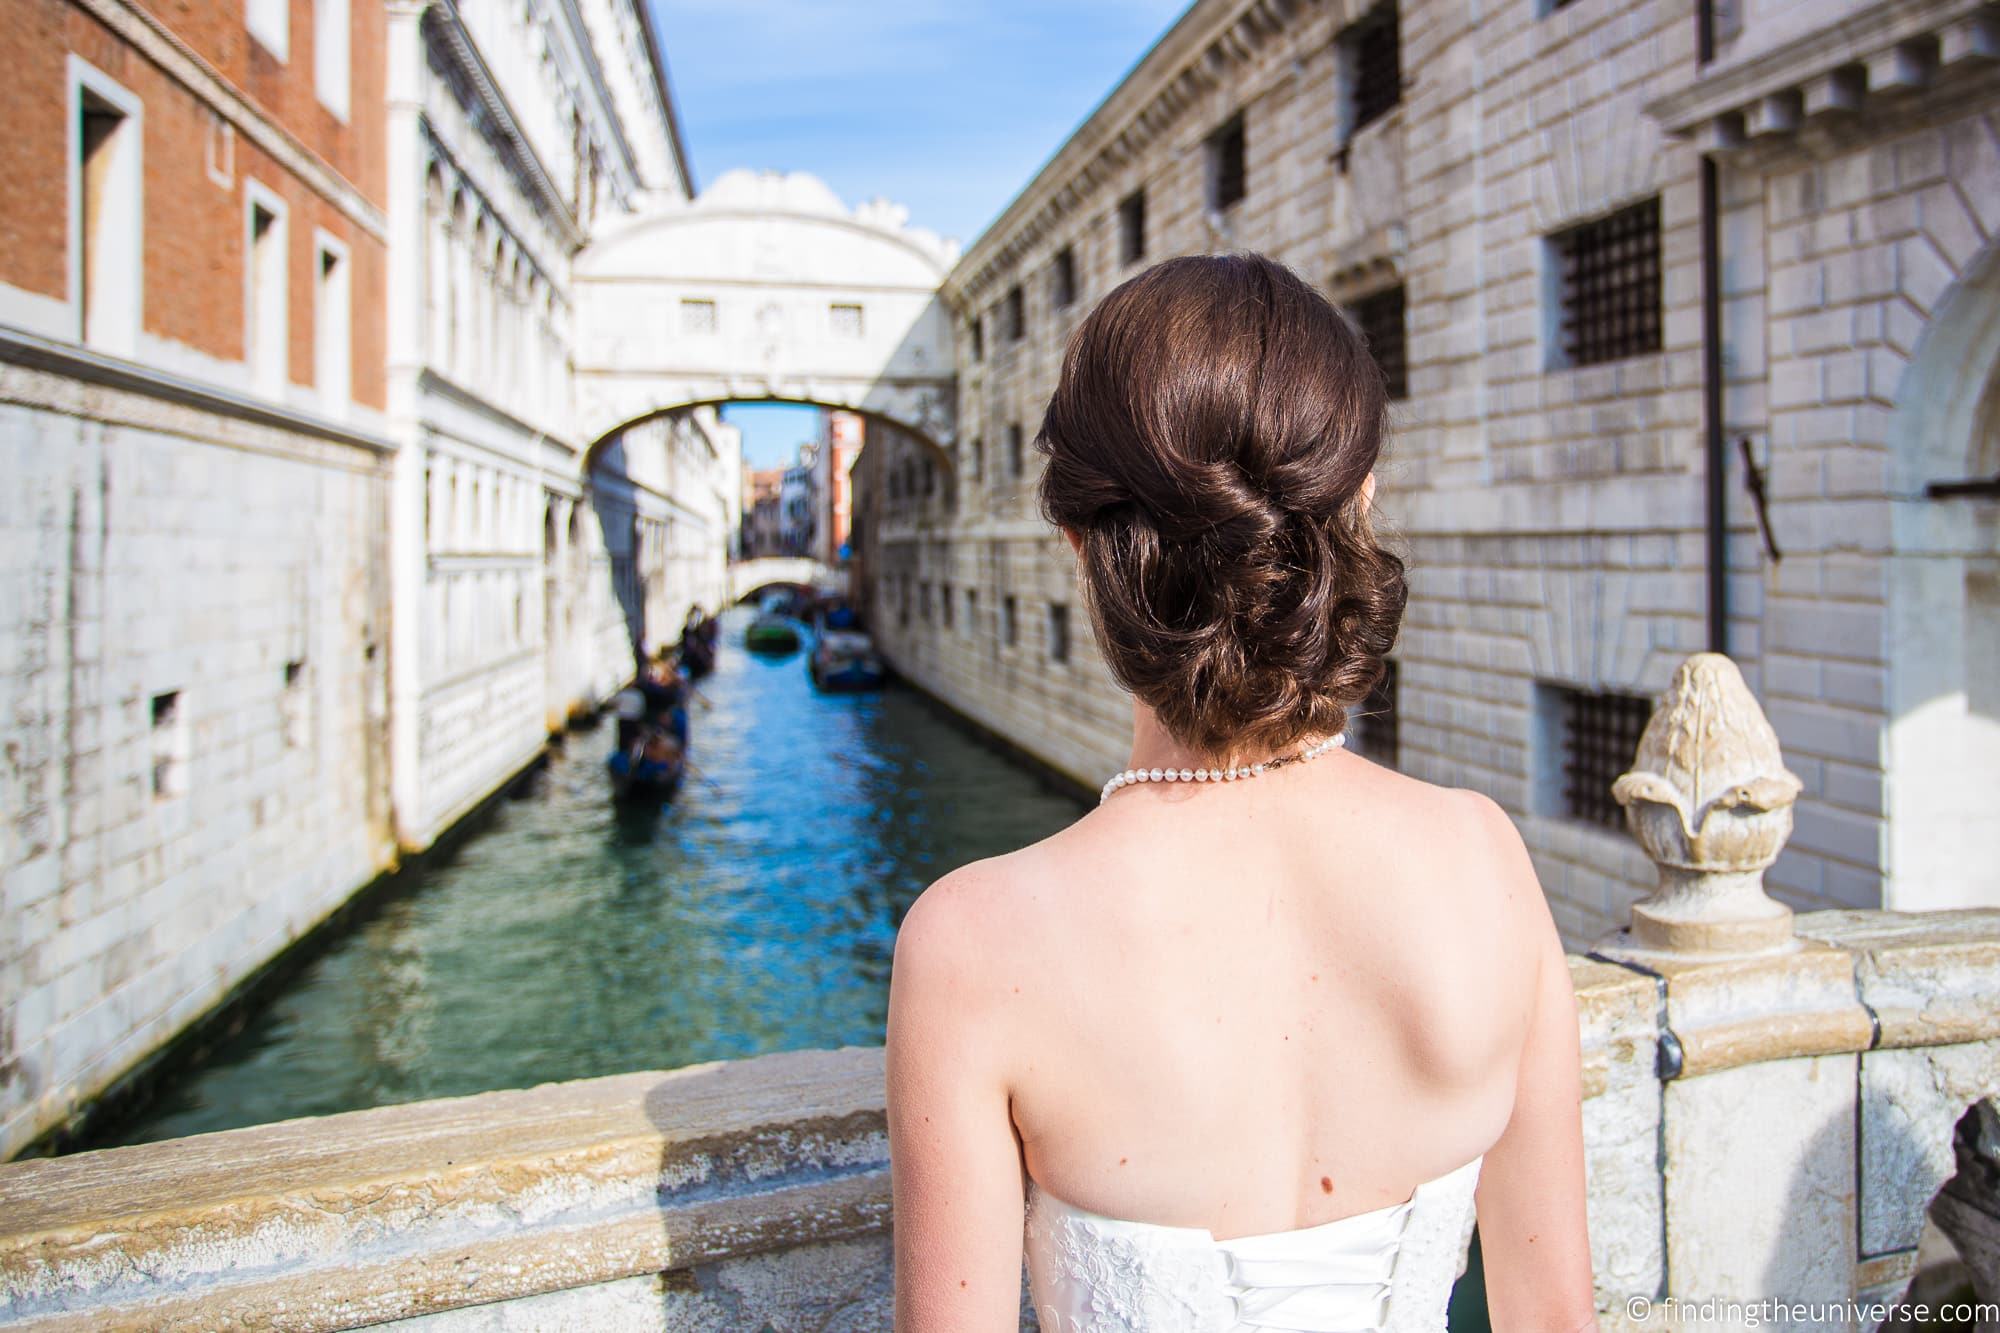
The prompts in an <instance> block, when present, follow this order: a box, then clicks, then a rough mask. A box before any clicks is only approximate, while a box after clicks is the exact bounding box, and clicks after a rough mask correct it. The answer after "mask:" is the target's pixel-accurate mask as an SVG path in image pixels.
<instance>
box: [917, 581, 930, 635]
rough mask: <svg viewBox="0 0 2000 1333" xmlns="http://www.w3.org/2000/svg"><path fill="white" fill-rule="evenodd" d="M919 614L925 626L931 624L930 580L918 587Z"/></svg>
mask: <svg viewBox="0 0 2000 1333" xmlns="http://www.w3.org/2000/svg"><path fill="white" fill-rule="evenodd" d="M917 614H918V615H919V616H920V617H922V618H923V621H924V623H925V624H927V625H928V624H929V623H930V619H931V585H930V580H928V579H926V580H925V581H924V582H922V583H919V584H918V585H917Z"/></svg>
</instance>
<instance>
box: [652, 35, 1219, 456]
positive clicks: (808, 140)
mask: <svg viewBox="0 0 2000 1333" xmlns="http://www.w3.org/2000/svg"><path fill="white" fill-rule="evenodd" d="M646 2H647V3H650V4H651V5H652V7H653V12H654V14H655V15H656V16H657V17H658V19H659V28H660V32H661V35H662V36H663V38H664V39H665V46H666V57H667V65H668V69H669V73H670V76H671V77H672V79H673V84H674V100H675V102H676V103H677V104H678V107H679V110H680V117H681V133H682V135H683V137H684V139H685V141H686V145H687V151H688V155H689V157H690V159H691V160H692V165H693V168H694V174H695V183H696V185H697V186H702V185H706V184H708V183H709V182H711V181H713V180H714V179H715V178H716V177H717V176H720V175H721V174H722V173H723V172H725V171H727V170H729V169H730V168H731V167H755V168H763V169H770V170H777V171H810V172H812V173H813V174H814V175H816V176H818V177H820V178H821V179H822V180H824V181H826V183H827V184H829V185H831V186H832V187H833V189H834V192H835V193H837V194H839V195H840V196H841V198H843V199H845V200H846V201H847V203H848V204H849V205H850V206H852V205H854V204H856V203H859V202H861V201H862V200H864V199H869V198H873V197H875V196H877V195H881V196H885V197H887V198H890V199H893V200H895V201H896V202H898V203H901V204H904V205H906V206H907V207H908V208H909V210H910V221H911V222H912V223H913V224H915V225H917V226H922V227H929V228H931V229H932V230H933V231H936V232H939V233H941V234H942V235H945V236H952V237H956V238H957V239H958V240H959V241H960V242H961V243H963V244H969V243H970V242H971V241H972V240H973V238H975V237H976V236H977V235H978V234H979V232H980V231H981V230H982V229H984V228H985V226H986V224H987V223H988V222H990V221H992V219H993V218H994V217H996V216H997V215H998V214H999V212H1000V210H1001V209H1003V208H1005V207H1006V206H1007V203H1008V201H1009V200H1011V199H1012V198H1013V197H1014V195H1015V193H1016V192H1017V191H1018V190H1020V188H1021V187H1022V186H1024V185H1026V184H1027V183H1028V181H1029V180H1030V179H1031V178H1032V177H1033V176H1034V174H1035V172H1036V171H1037V170H1038V169H1039V168H1040V167H1041V165H1042V164H1043V163H1044V162H1046V161H1047V160H1048V159H1049V157H1050V156H1051V155H1052V154H1053V153H1054V152H1055V151H1056V149H1057V148H1059V147H1061V145H1062V142H1063V140H1065V139H1067V138H1068V137H1069V135H1070V132H1071V131H1072V130H1074V129H1075V128H1076V127H1077V125H1078V124H1080V123H1081V122H1082V121H1083V119H1084V117H1085V116H1087V115H1089V114H1090V111H1091V109H1092V108H1093V107H1095V106H1096V105H1097V104H1098V102H1100V101H1101V100H1103V98H1104V96H1105V95H1106V94H1107V93H1109V92H1110V91H1111V90H1112V89H1113V88H1114V87H1116V86H1117V84H1118V81H1119V79H1121V78H1122V77H1123V76H1124V74H1125V72H1126V71H1127V70H1129V69H1131V67H1132V66H1133V65H1134V64H1136V63H1137V62H1138V60H1139V58H1140V57H1141V56H1142V55H1144V54H1145V53H1146V50H1147V48H1148V47H1150V46H1151V45H1152V44H1153V42H1154V41H1155V40H1156V39H1157V38H1158V37H1159V35H1160V34H1161V33H1163V32H1165V31H1166V30H1167V28H1168V27H1169V26H1170V25H1171V24H1172V23H1173V21H1174V20H1175V19H1176V18H1178V17H1180V14H1181V12H1182V11H1183V10H1184V9H1185V8H1186V6H1187V0H1082V2H1081V3H1078V2H1077V0H1069V3H1058V2H1057V0H874V2H873V3H865V4H863V3H854V2H853V0H646ZM729 418H730V420H732V421H735V422H737V423H738V424H740V425H742V426H743V427H744V454H745V457H746V459H748V460H749V462H750V464H751V465H752V466H757V467H769V466H772V465H773V464H775V463H777V462H780V461H783V459H784V458H785V457H786V456H787V455H789V454H790V452H791V450H792V447H793V446H795V445H797V444H798V443H799V442H800V441H802V440H805V439H807V438H809V437H810V436H811V434H812V429H813V428H812V410H811V409H809V408H791V409H783V408H776V407H760V408H756V409H749V408H732V409H731V410H730V412H729Z"/></svg>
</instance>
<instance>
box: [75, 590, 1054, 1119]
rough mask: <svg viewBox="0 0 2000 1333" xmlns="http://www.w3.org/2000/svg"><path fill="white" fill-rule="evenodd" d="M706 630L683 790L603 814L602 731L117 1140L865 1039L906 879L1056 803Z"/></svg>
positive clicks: (798, 662)
mask: <svg viewBox="0 0 2000 1333" xmlns="http://www.w3.org/2000/svg"><path fill="white" fill-rule="evenodd" d="M742 625H743V620H742V619H741V613H740V612H739V613H732V615H731V616H730V618H729V621H728V622H727V631H726V632H725V634H724V638H723V644H724V646H723V652H722V655H721V660H720V662H719V663H718V664H717V668H716V671H715V674H714V675H712V676H710V677H709V678H708V679H707V680H706V681H704V682H703V683H702V686H701V692H702V695H703V696H704V697H705V698H706V699H707V700H708V701H709V706H708V707H702V706H700V705H699V704H697V706H696V707H695V708H694V710H693V719H692V721H693V746H692V750H691V754H692V756H693V758H694V761H695V764H696V765H697V766H698V767H699V770H700V773H701V775H702V776H701V777H699V778H696V779H694V780H691V781H689V782H688V783H687V784H686V785H685V786H684V787H683V788H682V790H681V793H680V795H679V796H678V797H677V798H676V799H675V800H674V802H673V803H672V804H671V805H669V806H666V807H665V808H657V807H656V808H651V809H644V810H638V811H615V810H614V809H613V807H612V804H611V799H610V789H609V786H608V784H607V781H606V777H605V773H604V756H605V754H606V752H607V750H608V748H609V746H610V745H611V741H612V729H611V726H610V725H609V723H608V722H607V723H606V724H605V725H604V726H601V727H599V728H598V729H596V730H594V731H590V732H580V733H576V734H573V735H571V736H569V737H568V738H567V739H566V740H565V742H564V743H563V745H562V746H561V748H560V749H559V750H558V751H557V752H556V753H555V754H554V755H553V756H551V758H550V760H549V762H548V764H547V765H546V766H545V767H544V768H543V769H542V770H541V771H539V772H538V773H536V774H535V775H533V776H532V777H531V778H530V779H528V780H527V781H526V782H525V784H524V785H523V786H522V788H521V789H520V790H518V791H517V792H516V793H515V794H514V795H513V796H511V797H510V798H508V799H506V800H503V801H502V802H501V803H500V804H499V806H498V808H497V810H496V811H495V812H494V813H493V815H492V817H491V818H490V820H489V821H488V822H486V823H485V824H483V825H482V826H481V827H480V828H479V829H478V830H477V831H476V832H474V833H472V834H471V835H469V836H468V837H466V838H465V839H464V840H463V841H462V842H460V843H458V844H457V845H456V846H455V848H453V849H452V850H451V851H450V852H448V853H447V854H445V855H443V856H441V857H439V858H437V859H434V860H432V861H431V862H430V863H428V864H426V865H425V866H423V867H422V868H421V869H420V870H416V871H413V872H411V873H409V874H407V875H406V876H404V880H403V881H402V882H399V883H397V884H396V885H394V886H392V887H391V888H390V890H389V891H388V892H387V893H386V894H385V895H384V896H383V899H382V900H381V902H380V904H379V906H375V907H373V908H371V909H370V910H369V912H368V913H367V915H366V917H365V919H363V920H361V921H359V922H358V923H357V924H355V925H354V926H353V927H352V928H351V929H349V930H348V931H347V932H346V933H345V934H343V935H342V936H341V937H340V938H339V939H337V940H335V941H334V942H333V943H332V944H331V945H330V946H329V947H328V948H326V950H325V951H324V952H323V953H321V954H319V955H318V956H317V957H316V958H314V959H313V960H312V961H311V962H310V963H308V964H306V965H305V966H304V967H302V968H301V969H300V970H299V971H298V972H297V973H296V974H294V975H293V976H292V978H291V979H290V980H289V981H288V982H287V983H286V985H285V987H284V989H282V990H281V991H280V992H278V993H277V994H276V995H275V997H274V998H272V999H271V1000H270V1001H269V1002H268V1003H266V1004H264V1005H263V1006H262V1007H261V1008H260V1009H258V1010H257V1011H256V1012H254V1013H253V1014H251V1015H250V1016H249V1017H248V1019H247V1021H246V1022H245V1023H244V1025H243V1027H242V1029H241V1030H240V1031H239V1032H237V1033H235V1034H234V1035H232V1036H230V1037H228V1038H226V1039H223V1040H220V1041H218V1042H216V1043H215V1044H213V1045H212V1046H211V1048H210V1049H209V1050H208V1051H207V1053H205V1054H204V1055H202V1056H200V1057H198V1058H197V1059H195V1060H193V1061H191V1062H190V1063H188V1064H187V1065H186V1066H184V1067H182V1068H180V1069H178V1070H175V1071H173V1072H172V1073H171V1074H170V1075H168V1077H167V1078H166V1079H165V1080H164V1081H163V1082H162V1083H161V1084H160V1085H159V1088H158V1091H157V1093H156V1095H155V1096H154V1097H153V1099H152V1100H151V1101H150V1103H149V1104H148V1105H147V1106H146V1107H145V1108H144V1109H143V1110H142V1111H141V1112H140V1113H139V1116H140V1118H137V1119H132V1120H128V1121H126V1122H125V1123H124V1124H122V1125H117V1126H112V1127H109V1130H108V1133H107V1135H106V1136H105V1137H104V1138H102V1139H101V1140H99V1141H98V1142H96V1143H93V1144H90V1145H88V1146H92V1147H108V1146H112V1145H113V1144H122V1143H142V1142H147V1141H150V1140H154V1139H162V1138H172V1137H176V1136H179V1135H185V1134H199V1133H205V1132H207V1131H210V1130H218V1129H231V1128H235V1127H238V1126H241V1125H253V1124H261V1123H264V1122H267V1121H272V1120H283V1119H289V1118H291V1117H294V1116H307V1115H326V1114H329V1113H331V1112H335V1111H350V1110H355V1109H357V1108H360V1107H367V1106H383V1105H387V1104H391V1103H395V1102H407V1101H414V1100H418V1099H421V1098H427V1097H454V1096H459V1095H462V1094H466V1093H473V1092H485V1091H488V1090H490V1089H494V1088H515V1087H528V1086H531V1085H533V1084H536V1083H545V1082H549V1081H552V1080H559V1079H572V1078H585V1077H590V1076H592V1075H598V1074H613V1073H622V1072H626V1071H629V1070H635V1069H668V1068H673V1067H676V1066H679V1065H687V1064H693V1063H696V1062H698V1061H702V1060H714V1059H721V1058H730V1057H738V1056H747V1055H759V1054H763V1053H765V1052H768V1051H783V1050H796V1049H800V1048H804V1047H826V1046H841V1045H847V1044H855V1043H879V1042H880V1041H881V1040H882V1034H883V1027H884V1023H885V1022H886V1018H887V1008H888V990H889V960H890V956H891V951H892V949H893V946H894V941H895V931H896V924H897V922H898V921H900V920H901V919H902V914H903V912H904V911H905V910H906V909H907V908H908V906H909V904H910V903H911V901H912V900H914V899H915V897H916V896H917V894H918V893H919V892H921V891H922V890H923V888H924V886H925V885H927V884H929V883H930V882H931V881H932V880H934V879H936V878H937V877H938V876H940V875H942V874H944V873H945V872H946V871H948V870H951V869H952V868H954V867H956V866H959V865H962V864H964V863H965V862H967V861H971V860H975V859H978V858H980V857H984V856H990V855H994V854H997V853H1000V852H1004V851H1008V850H1011V849H1013V848H1015V847H1019V846H1021V845H1022V844H1024V843H1027V842H1031V841H1034V840H1035V839H1038V838H1042V837H1045V836H1047V835H1048V834H1049V833H1051V832H1054V831H1055V830H1056V829H1058V828H1060V827H1062V826H1063V825H1064V824H1066V823H1068V822H1069V821H1071V820H1073V819H1075V818H1076V817H1077V815H1078V814H1079V813H1081V810H1082V807H1081V806H1080V805H1079V804H1078V803H1077V802H1076V800H1075V799H1074V797H1073V796H1072V795H1071V794H1069V793H1066V792H1062V791H1059V790H1056V789H1053V788H1051V787H1050V786H1048V785H1046V784H1045V783H1044V782H1043V781H1042V780H1041V779H1040V778H1038V777H1037V776H1036V775H1035V774H1033V773H1031V772H1029V771H1027V770H1026V769H1024V768H1022V767H1020V766H1018V765H1016V764H1015V763H1013V762H1012V761H1010V760H1008V759H1006V758H1004V757H1002V756H1001V755H1000V754H998V753H996V752H995V751H993V750H991V749H988V748H987V747H986V746H984V745H982V744H981V743H980V742H979V741H977V740H975V739H973V738H972V737H971V736H970V735H968V734H967V732H966V731H964V730H963V729H962V728H961V727H960V725H959V724H957V723H955V722H953V721H952V720H950V719H949V718H947V717H946V716H945V715H944V714H943V713H942V712H941V711H939V709H938V708H937V706H936V705H934V704H931V703H930V702H928V701H927V700H925V699H923V698H922V697H920V696H918V695H916V694H914V693H912V692H910V691H908V690H905V689H891V690H889V691H887V692H885V693H882V694H877V695H859V696H845V697H837V696H824V695H820V694H817V693H815V692H814V690H813V689H812V687H811V685H810V683H809V682H808V681H807V679H806V669H805V660H804V658H803V657H802V656H799V655H796V654H795V655H793V656H790V657H787V658H783V659H779V660H770V659H760V658H755V657H752V656H750V655H749V654H747V653H745V652H744V651H743V649H742V647H741V631H742Z"/></svg>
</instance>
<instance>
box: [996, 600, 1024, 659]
mask: <svg viewBox="0 0 2000 1333" xmlns="http://www.w3.org/2000/svg"><path fill="white" fill-rule="evenodd" d="M1014 612H1015V602H1014V599H1013V598H1012V597H1003V598H1001V599H1000V640H1001V642H1003V643H1005V644H1006V645H1007V646H1008V647H1009V648H1011V647H1013V646H1014V645H1015V644H1016V643H1017V642H1019V640H1020V637H1021V626H1020V623H1019V621H1018V620H1017V619H1016V618H1015V615H1014Z"/></svg>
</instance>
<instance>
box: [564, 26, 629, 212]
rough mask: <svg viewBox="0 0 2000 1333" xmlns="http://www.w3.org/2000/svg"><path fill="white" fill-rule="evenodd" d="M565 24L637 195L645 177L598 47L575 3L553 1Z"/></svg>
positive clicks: (599, 110)
mask: <svg viewBox="0 0 2000 1333" xmlns="http://www.w3.org/2000/svg"><path fill="white" fill-rule="evenodd" d="M553 2H554V4H555V5H556V7H557V8H559V9H560V10H562V13H563V17H564V18H565V19H566V20H567V21H568V23H569V27H570V35H571V37H572V38H573V39H574V40H575V42H576V48H577V53H578V55H579V56H580V57H581V59H582V60H583V64H584V73H585V74H586V75H587V76H588V77H589V79H590V86H591V92H592V95H593V97H594V98H595V99H596V101H597V109H598V114H599V115H601V116H602V117H603V119H604V124H605V126H606V128H608V129H609V130H610V132H611V139H612V142H614V143H615V144H616V145H617V146H618V156H619V157H621V158H623V159H624V160H625V170H626V172H627V173H628V174H629V175H630V176H631V178H632V188H633V191H634V192H635V193H636V192H638V191H640V190H643V189H645V188H646V177H645V174H644V173H643V172H641V171H640V170H639V159H638V156H637V155H636V154H634V153H633V151H632V141H631V140H630V139H627V138H626V137H625V126H624V125H623V123H621V122H620V120H619V117H618V99H617V98H616V97H614V96H612V93H611V87H610V85H609V84H607V83H606V82H605V81H604V66H603V65H602V64H601V63H600V62H599V61H598V59H597V48H596V46H594V45H593V44H592V43H591V40H590V25H589V24H587V23H585V22H584V21H583V15H582V14H580V13H578V12H577V8H576V0H553Z"/></svg>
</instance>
